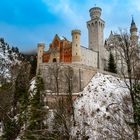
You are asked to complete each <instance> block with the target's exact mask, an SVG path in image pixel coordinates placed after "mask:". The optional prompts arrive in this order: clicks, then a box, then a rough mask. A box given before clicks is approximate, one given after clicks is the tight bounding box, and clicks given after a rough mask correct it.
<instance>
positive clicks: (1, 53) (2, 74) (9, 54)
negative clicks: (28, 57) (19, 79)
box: [0, 38, 22, 82]
mask: <svg viewBox="0 0 140 140" xmlns="http://www.w3.org/2000/svg"><path fill="white" fill-rule="evenodd" d="M21 58H22V54H21V53H19V51H18V48H17V47H15V48H14V47H10V46H9V45H8V44H7V43H5V41H4V39H3V38H0V78H1V79H0V82H1V81H3V79H2V78H4V79H8V78H9V77H10V71H11V69H12V66H14V65H16V64H19V63H20V60H21Z"/></svg>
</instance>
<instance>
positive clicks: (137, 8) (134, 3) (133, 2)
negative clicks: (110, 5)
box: [132, 0, 140, 12]
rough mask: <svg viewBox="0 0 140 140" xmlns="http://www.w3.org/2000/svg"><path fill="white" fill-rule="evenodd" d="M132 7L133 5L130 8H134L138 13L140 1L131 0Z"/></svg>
mask: <svg viewBox="0 0 140 140" xmlns="http://www.w3.org/2000/svg"><path fill="white" fill-rule="evenodd" d="M132 5H133V6H132V8H134V9H136V10H138V11H139V12H140V1H139V0H133V1H132Z"/></svg>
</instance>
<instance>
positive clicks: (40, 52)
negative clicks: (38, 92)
mask: <svg viewBox="0 0 140 140" xmlns="http://www.w3.org/2000/svg"><path fill="white" fill-rule="evenodd" d="M37 47H38V50H37V72H38V70H39V65H40V64H41V63H42V62H43V53H44V48H45V44H44V43H38V45H37Z"/></svg>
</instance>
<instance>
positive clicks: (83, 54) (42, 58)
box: [37, 7, 138, 70]
mask: <svg viewBox="0 0 140 140" xmlns="http://www.w3.org/2000/svg"><path fill="white" fill-rule="evenodd" d="M101 12H102V9H101V8H99V7H93V8H91V9H90V10H89V13H90V18H91V19H90V20H89V21H88V22H87V28H88V48H86V47H83V46H82V45H81V44H80V36H81V31H80V30H77V29H76V30H72V31H71V35H72V41H69V40H67V38H65V37H60V36H58V35H57V34H56V35H55V37H54V39H53V41H52V43H51V44H50V46H49V49H48V51H44V49H45V44H44V43H39V44H38V58H37V63H38V64H37V67H38V68H39V67H40V64H41V65H43V64H46V63H52V62H58V63H64V64H82V65H85V66H91V67H93V68H97V69H101V70H104V69H105V68H106V66H107V62H108V55H109V53H108V50H107V47H109V43H110V40H111V38H112V37H113V33H112V32H111V34H110V36H109V38H108V39H107V40H104V27H105V21H104V20H102V19H101ZM130 33H131V39H134V40H135V41H138V36H137V27H136V24H135V22H134V20H133V19H132V23H131V26H130Z"/></svg>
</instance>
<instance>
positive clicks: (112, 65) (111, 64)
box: [108, 52, 117, 73]
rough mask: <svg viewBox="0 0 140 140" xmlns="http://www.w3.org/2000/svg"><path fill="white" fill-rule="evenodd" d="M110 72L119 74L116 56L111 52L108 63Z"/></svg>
mask: <svg viewBox="0 0 140 140" xmlns="http://www.w3.org/2000/svg"><path fill="white" fill-rule="evenodd" d="M108 71H109V72H113V73H117V70H116V64H115V60H114V56H113V54H112V53H111V52H110V55H109V61H108Z"/></svg>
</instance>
